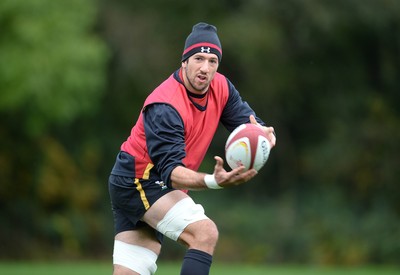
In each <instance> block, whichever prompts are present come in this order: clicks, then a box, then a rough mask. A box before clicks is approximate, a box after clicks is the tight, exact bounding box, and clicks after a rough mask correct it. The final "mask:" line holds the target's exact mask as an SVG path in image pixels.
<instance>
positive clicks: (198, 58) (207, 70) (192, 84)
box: [182, 53, 219, 94]
mask: <svg viewBox="0 0 400 275" xmlns="http://www.w3.org/2000/svg"><path fill="white" fill-rule="evenodd" d="M218 65H219V63H218V57H217V56H216V55H215V54H212V53H196V54H194V55H192V56H191V57H189V58H188V59H187V60H186V61H184V62H182V69H183V80H184V83H185V86H186V88H187V89H188V90H189V91H190V92H192V93H195V94H203V93H205V92H207V90H208V87H209V86H210V82H211V80H212V79H213V78H214V75H215V73H216V72H217V69H218Z"/></svg>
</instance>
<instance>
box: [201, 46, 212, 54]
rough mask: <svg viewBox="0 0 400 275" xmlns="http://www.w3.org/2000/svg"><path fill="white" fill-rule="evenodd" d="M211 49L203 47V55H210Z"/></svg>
mask: <svg viewBox="0 0 400 275" xmlns="http://www.w3.org/2000/svg"><path fill="white" fill-rule="evenodd" d="M210 50H211V49H210V47H201V52H202V53H210Z"/></svg>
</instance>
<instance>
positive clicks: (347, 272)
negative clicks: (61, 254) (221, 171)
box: [0, 262, 400, 275]
mask: <svg viewBox="0 0 400 275" xmlns="http://www.w3.org/2000/svg"><path fill="white" fill-rule="evenodd" d="M179 270H180V264H179V263H165V262H161V263H158V272H157V273H156V274H157V275H158V274H159V275H177V274H179ZM111 273H112V266H111V264H110V263H104V262H63V263H27V262H0V274H7V275H50V274H51V275H54V274H57V275H67V274H68V275H71V274H72V275H80V274H82V275H83V274H84V275H106V274H107V275H110V274H111ZM211 274H212V275H337V274H340V275H375V274H376V275H378V274H379V275H395V274H396V275H397V274H400V267H397V268H395V267H311V266H260V265H258V266H252V265H239V264H218V263H217V264H215V265H213V267H212V269H211Z"/></svg>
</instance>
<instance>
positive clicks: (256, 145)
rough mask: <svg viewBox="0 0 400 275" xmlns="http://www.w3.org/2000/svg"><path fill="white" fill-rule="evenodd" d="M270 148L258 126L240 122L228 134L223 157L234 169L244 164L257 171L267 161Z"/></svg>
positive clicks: (247, 167) (247, 168)
mask: <svg viewBox="0 0 400 275" xmlns="http://www.w3.org/2000/svg"><path fill="white" fill-rule="evenodd" d="M270 150H271V147H270V144H269V141H268V139H267V136H266V134H265V133H264V131H263V129H262V128H261V127H260V126H257V125H255V124H250V123H248V124H242V125H240V126H238V127H237V128H236V129H235V130H233V132H232V133H231V134H230V135H229V137H228V139H227V141H226V144H225V159H226V162H227V163H228V165H229V166H230V167H231V168H232V169H234V168H236V167H239V166H244V167H245V168H246V170H249V169H252V168H254V169H256V170H257V171H259V170H260V169H261V168H262V167H263V166H264V164H265V163H266V162H267V160H268V157H269V152H270Z"/></svg>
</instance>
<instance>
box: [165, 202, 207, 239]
mask: <svg viewBox="0 0 400 275" xmlns="http://www.w3.org/2000/svg"><path fill="white" fill-rule="evenodd" d="M206 219H209V218H208V217H207V216H206V215H205V214H204V208H203V206H201V205H200V204H195V202H194V201H193V200H192V199H191V198H184V199H182V200H180V201H179V202H177V203H176V204H175V205H174V206H173V207H172V208H171V209H170V210H169V211H168V212H167V214H166V215H165V216H164V218H163V219H162V220H161V221H160V222H159V223H158V224H157V230H158V232H161V233H162V234H164V235H165V236H167V237H168V238H170V239H172V240H174V241H176V240H177V239H178V238H179V236H180V235H181V234H182V232H183V230H184V229H185V228H186V226H188V225H189V224H192V223H194V222H197V221H200V220H206Z"/></svg>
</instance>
